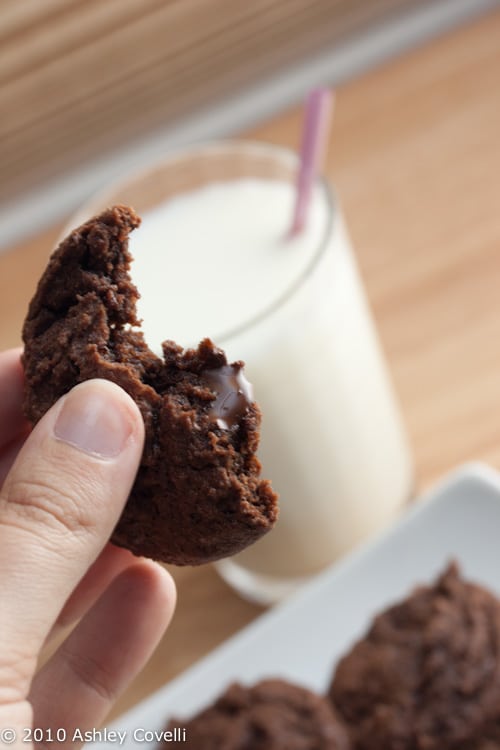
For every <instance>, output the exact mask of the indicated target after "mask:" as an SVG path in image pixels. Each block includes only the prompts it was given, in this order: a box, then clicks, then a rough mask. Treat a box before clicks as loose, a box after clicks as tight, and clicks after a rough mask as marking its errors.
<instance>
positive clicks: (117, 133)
mask: <svg viewBox="0 0 500 750" xmlns="http://www.w3.org/2000/svg"><path fill="white" fill-rule="evenodd" d="M417 1H418V0H370V2H366V0H252V2H247V1H246V0H236V1H235V0H141V2H137V0H49V1H47V0H44V2H38V3H37V2H34V1H33V0H3V2H2V3H1V4H0V44H1V49H2V54H1V57H0V111H1V112H2V117H1V118H0V163H1V164H2V174H3V179H2V183H1V184H0V200H4V199H6V198H7V197H8V198H12V196H13V195H15V194H16V193H19V192H20V191H21V192H22V191H24V190H26V189H27V187H32V186H34V185H38V184H40V183H41V182H42V181H44V180H48V179H49V178H53V177H55V176H57V175H60V174H61V173H62V172H64V170H67V169H69V168H75V167H77V166H78V164H79V163H81V161H82V160H85V159H88V158H91V157H96V156H97V155H99V154H100V153H104V152H106V151H107V150H109V149H111V148H115V147H117V146H119V145H121V144H123V143H125V142H127V140H129V139H130V138H132V137H135V136H139V135H141V136H142V137H144V134H145V133H148V132H151V131H153V130H155V129H156V128H159V127H162V126H163V127H164V126H165V124H167V123H168V124H172V123H173V122H175V121H177V120H179V119H180V118H181V117H183V116H186V115H187V114H189V113H190V112H192V111H193V110H194V109H197V108H199V107H200V106H203V105H204V104H208V103H209V104H211V105H213V103H214V102H216V101H217V100H219V99H221V98H222V97H228V96H230V95H231V94H234V93H236V92H238V91H240V90H241V89H242V88H243V87H245V86H248V85H250V84H255V83H256V82H257V81H259V80H260V79H262V78H263V77H266V76H269V75H272V74H274V73H276V72H277V71H278V70H280V69H282V68H283V67H285V66H286V65H288V64H290V63H293V62H296V61H297V60H300V59H301V58H302V57H304V56H305V55H311V54H315V53H317V52H319V51H320V50H321V49H324V48H325V47H326V46H330V45H332V44H335V43H336V42H337V41H338V40H340V39H344V38H346V36H349V35H350V34H352V33H354V32H359V31H360V30H362V29H363V28H364V27H365V26H366V25H367V24H368V23H370V22H373V21H374V20H375V19H379V20H380V19H382V18H383V17H384V16H385V14H387V13H389V12H390V11H391V10H393V9H394V8H401V7H405V6H410V5H414V4H415V3H416V2H417Z"/></svg>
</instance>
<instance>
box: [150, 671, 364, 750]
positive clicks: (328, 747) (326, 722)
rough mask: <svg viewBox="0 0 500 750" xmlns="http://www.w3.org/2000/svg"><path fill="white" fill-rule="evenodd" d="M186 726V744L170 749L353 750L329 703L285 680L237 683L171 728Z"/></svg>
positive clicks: (169, 726)
mask: <svg viewBox="0 0 500 750" xmlns="http://www.w3.org/2000/svg"><path fill="white" fill-rule="evenodd" d="M175 728H178V729H179V730H181V731H182V730H185V734H184V735H182V736H185V738H186V739H185V742H184V741H182V740H181V741H179V742H174V743H173V744H171V743H170V742H169V743H168V744H165V745H164V747H165V750H166V748H167V747H181V746H182V747H193V748H196V750H349V747H350V745H349V741H348V738H347V734H346V732H345V730H344V728H343V727H342V725H341V724H340V722H339V720H338V718H337V716H336V715H335V713H334V711H333V710H332V707H331V706H330V705H329V703H328V701H327V700H326V699H325V698H323V697H322V696H319V695H316V694H315V693H312V692H311V691H309V690H306V689H305V688H302V687H298V686H297V685H293V684H291V683H289V682H286V681H284V680H277V679H275V680H264V681H262V682H259V683H258V684H257V685H254V686H253V687H244V686H243V685H239V684H238V683H234V684H233V685H230V686H229V688H228V689H227V690H226V691H225V692H224V693H223V694H222V695H221V696H220V697H219V698H218V699H217V700H216V701H215V703H214V704H213V705H211V706H209V707H208V708H206V709H205V710H204V711H202V712H201V713H199V714H197V715H196V716H195V717H194V718H192V719H190V720H188V721H182V720H179V719H173V720H172V721H170V723H169V724H168V727H167V729H168V730H170V731H172V732H173V731H174V729H175Z"/></svg>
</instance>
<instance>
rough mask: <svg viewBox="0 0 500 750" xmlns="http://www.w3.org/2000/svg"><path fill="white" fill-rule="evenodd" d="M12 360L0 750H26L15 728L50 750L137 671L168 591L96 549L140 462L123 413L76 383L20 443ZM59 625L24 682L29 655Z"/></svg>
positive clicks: (3, 443)
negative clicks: (60, 638) (55, 736)
mask: <svg viewBox="0 0 500 750" xmlns="http://www.w3.org/2000/svg"><path fill="white" fill-rule="evenodd" d="M20 355H21V351H20V350H19V349H17V350H9V351H7V352H3V353H1V354H0V613H1V614H0V747H1V746H2V734H1V731H2V729H6V728H7V729H12V730H14V731H15V732H16V734H17V739H16V740H15V741H14V742H10V743H9V745H8V747H10V748H29V746H30V743H26V742H25V741H23V739H24V738H25V729H26V728H28V727H38V728H41V729H43V731H44V737H48V736H49V732H48V730H52V732H54V733H55V732H56V730H57V729H61V728H62V729H64V730H66V732H67V740H66V742H64V741H63V742H58V743H57V747H58V750H64V748H66V747H70V746H71V747H72V748H74V747H75V743H73V742H72V741H71V738H72V734H73V732H74V730H75V729H79V730H81V731H82V732H83V731H85V730H88V729H92V728H94V727H98V726H99V725H100V724H101V723H102V721H103V720H104V718H105V717H106V715H107V713H108V712H109V709H110V708H111V706H112V704H113V703H114V701H115V700H116V698H117V696H118V695H119V694H120V693H121V692H122V691H123V690H124V688H125V687H126V686H127V685H128V684H129V682H130V681H131V680H132V679H133V677H134V676H135V675H136V674H137V673H138V672H139V671H140V670H141V669H142V667H143V666H144V664H145V662H146V661H147V660H148V659H149V657H150V655H151V653H152V652H153V650H154V648H155V647H156V645H157V643H158V641H159V640H160V638H161V636H162V635H163V633H164V631H165V628H166V627H167V625H168V623H169V621H170V618H171V616H172V613H173V610H174V607H175V587H174V584H173V581H172V579H171V577H170V576H169V574H168V573H167V572H166V571H165V570H164V569H163V568H162V567H161V566H159V565H157V564H156V563H153V562H151V561H149V560H144V559H141V558H137V557H134V556H133V555H132V554H131V553H129V552H127V551H125V550H122V549H118V548H116V547H114V546H113V545H111V544H109V543H108V539H109V537H110V536H111V533H112V531H113V528H114V526H115V524H116V522H117V520H118V518H119V516H120V513H121V511H122V508H123V506H124V504H125V502H126V499H127V497H128V494H129V491H130V488H131V486H132V484H133V481H134V477H135V473H136V470H137V467H138V465H139V461H140V457H141V453H142V447H143V440H144V429H143V423H142V418H141V415H140V412H139V410H138V408H137V407H136V405H135V403H134V402H133V401H132V399H130V397H129V396H128V395H127V394H126V393H125V392H124V391H123V390H122V389H121V388H119V387H118V386H116V385H114V384H113V383H110V382H107V381H104V380H93V381H87V382H85V383H82V384H80V385H78V386H77V387H76V388H74V389H73V390H72V391H70V392H69V393H68V394H66V396H64V397H63V398H62V399H60V400H59V401H58V402H57V403H56V404H55V405H54V406H53V407H52V408H51V409H50V410H49V411H48V412H47V414H46V415H45V416H44V417H43V418H42V419H41V420H40V422H39V423H38V424H37V425H36V427H35V428H34V429H33V430H32V431H30V427H29V425H28V423H27V422H26V420H25V419H24V417H23V414H22V394H23V373H22V367H21V363H20ZM72 623H76V625H75V627H74V628H73V630H72V631H71V633H70V635H69V636H68V637H67V638H66V640H65V641H64V642H63V643H62V645H61V646H60V647H59V648H58V649H57V651H56V652H55V653H54V655H53V656H52V657H51V659H50V660H49V661H48V662H47V663H46V664H45V666H44V667H43V668H42V669H41V670H40V671H39V672H38V673H36V667H37V660H38V657H39V654H40V651H41V649H42V646H43V645H44V644H45V643H46V642H47V641H48V640H50V639H51V638H53V637H54V635H55V634H56V633H58V632H60V631H61V628H63V627H66V626H68V625H69V624H72ZM8 736H9V735H8ZM10 737H12V735H10ZM40 744H41V745H43V744H44V743H43V742H42V743H40ZM6 746H7V745H6Z"/></svg>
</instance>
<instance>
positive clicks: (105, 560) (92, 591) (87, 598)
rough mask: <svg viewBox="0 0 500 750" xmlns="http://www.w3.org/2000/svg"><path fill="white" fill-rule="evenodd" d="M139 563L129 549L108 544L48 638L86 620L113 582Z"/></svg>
mask: <svg viewBox="0 0 500 750" xmlns="http://www.w3.org/2000/svg"><path fill="white" fill-rule="evenodd" d="M137 561H138V558H137V557H135V556H134V555H133V554H132V553H131V552H129V551H128V550H126V549H122V548H121V547H115V546H114V544H107V545H106V546H105V547H104V549H103V551H102V552H101V554H100V555H99V557H98V558H97V560H96V561H95V562H94V563H93V565H91V567H90V568H89V569H88V571H87V572H86V573H85V575H84V576H83V578H82V580H81V581H80V583H79V584H78V585H77V587H76V589H75V590H74V591H73V593H72V594H70V597H69V599H68V600H67V602H66V603H65V605H64V607H63V608H62V610H61V612H60V613H59V616H58V618H57V621H56V623H55V625H54V627H53V628H52V632H51V633H50V636H49V637H51V636H53V635H56V634H57V632H58V631H59V630H62V629H63V628H67V627H68V626H69V625H73V623H75V622H76V621H77V620H79V619H80V618H81V617H83V615H84V614H85V613H86V612H87V611H88V610H89V609H90V608H91V607H92V606H93V605H94V604H95V602H96V601H97V600H98V599H99V597H100V596H101V595H102V594H103V592H104V591H105V590H106V589H107V588H108V586H109V585H110V583H111V581H112V580H113V579H114V578H116V577H117V576H118V575H119V574H120V573H122V572H123V571H124V570H125V569H126V568H128V567H129V566H130V565H131V564H132V563H137Z"/></svg>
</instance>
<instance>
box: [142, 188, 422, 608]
mask: <svg viewBox="0 0 500 750" xmlns="http://www.w3.org/2000/svg"><path fill="white" fill-rule="evenodd" d="M292 203H293V188H292V186H291V185H290V184H289V183H286V182H279V181H270V180H269V181H268V180H260V179H259V180H257V179H252V180H250V179H242V180H237V181H234V182H228V183H216V184H213V185H212V186H210V187H204V188H200V189H198V190H196V191H193V192H191V193H186V194H184V195H180V196H178V197H176V198H174V199H173V200H170V201H169V202H168V203H165V204H164V205H162V206H160V207H159V208H156V209H154V210H153V211H151V212H149V213H146V214H145V215H143V224H142V227H141V228H140V229H139V230H138V231H137V232H136V233H134V234H133V236H132V239H131V249H132V253H133V255H134V257H135V258H136V260H135V264H134V267H133V268H132V275H133V278H134V281H135V282H136V284H137V286H138V287H139V291H140V292H141V294H142V295H143V296H142V299H141V300H140V303H139V315H140V316H142V317H143V318H144V323H143V330H144V331H145V334H146V338H147V340H148V342H149V344H150V346H152V347H153V348H154V349H156V350H157V351H158V350H159V345H160V343H161V341H162V340H163V339H164V338H173V339H174V340H176V341H177V342H178V343H179V344H182V345H183V346H191V345H193V344H196V343H197V342H198V341H199V340H200V339H201V338H203V337H205V336H209V337H210V338H212V339H213V340H214V341H215V343H216V344H219V345H220V346H223V348H224V349H225V350H226V352H227V354H228V357H229V358H230V360H233V359H243V360H245V361H246V375H247V377H248V378H249V380H250V381H251V382H252V383H253V386H254V393H255V397H256V400H257V401H258V403H259V404H260V406H261V408H262V412H263V425H262V439H261V448H260V451H259V455H260V458H261V461H262V464H263V476H264V477H266V478H269V479H271V481H272V483H273V486H274V488H275V489H276V490H277V491H278V492H279V494H280V507H281V511H280V520H279V522H278V524H277V526H276V527H275V529H274V530H273V531H272V532H271V533H270V534H268V535H267V536H266V537H265V538H264V539H262V540H261V541H260V542H258V543H257V544H255V545H253V546H252V547H250V548H249V549H247V550H245V551H244V552H243V553H241V554H240V555H238V556H236V557H235V558H233V560H232V561H229V562H227V561H225V562H223V563H222V564H220V565H219V569H220V570H221V572H222V574H223V575H225V576H226V577H227V578H228V579H229V580H231V581H232V582H233V583H234V582H236V584H237V585H238V580H237V574H238V571H241V572H244V571H247V573H248V574H252V573H254V574H257V577H256V581H257V579H258V577H259V576H264V577H265V581H264V579H262V580H261V581H260V583H262V582H263V581H264V582H266V581H267V582H271V583H272V582H273V581H278V582H280V581H281V582H283V581H284V582H285V583H286V581H292V580H294V579H300V578H303V577H304V576H308V575H310V574H312V573H314V572H316V571H318V570H320V569H321V568H322V567H324V566H325V565H327V564H328V563H330V562H331V561H332V560H334V559H335V558H336V557H337V556H339V555H341V554H343V553H344V552H346V551H347V550H348V549H349V548H351V547H352V546H353V545H354V544H356V543H357V542H359V541H360V540H362V539H363V538H365V537H366V536H368V535H369V534H371V533H372V532H374V531H375V530H376V529H378V528H380V527H381V526H383V525H384V524H385V523H387V521H388V520H389V519H390V518H391V517H392V516H393V515H394V513H395V512H396V511H397V509H398V508H400V507H401V505H402V503H403V502H404V501H405V500H406V499H407V498H408V496H409V493H410V489H411V481H412V467H411V461H410V457H409V452H408V447H407V443H406V439H405V434H404V431H403V428H402V425H401V421H400V417H399V413H398V409H397V406H396V403H395V400H394V395H393V392H392V389H391V385H390V381H389V377H388V373H387V370H386V366H385V363H384V361H383V358H382V355H381V352H380V348H379V345H378V341H377V337H376V333H375V330H374V326H373V322H372V318H371V315H370V312H369V309H368V307H367V304H366V300H365V297H364V293H363V290H362V287H361V284H360V279H359V276H358V272H357V268H356V265H355V262H354V259H353V257H352V253H351V250H350V245H349V241H348V239H347V237H346V234H345V231H344V228H343V224H342V220H341V217H340V214H339V210H338V207H337V206H336V207H335V210H334V212H333V221H332V213H331V208H330V205H329V201H328V198H327V194H326V191H325V190H324V188H323V187H321V186H319V185H318V186H317V188H316V192H315V194H314V200H313V203H312V206H311V212H310V215H309V219H308V222H307V227H306V230H305V231H304V232H303V233H302V234H301V235H300V236H299V237H296V238H294V239H293V240H289V239H287V238H286V237H285V235H286V230H287V227H288V225H289V222H290V217H291V213H292ZM278 302H279V304H278ZM235 576H236V577H235ZM246 577H247V579H248V575H247V576H246ZM247 583H248V581H247V582H246V583H245V584H244V587H246V588H247V589H248V590H247V593H249V594H251V595H255V596H257V598H259V597H260V594H259V592H258V590H252V586H251V585H250V586H247ZM242 585H243V584H242ZM256 585H257V584H256ZM254 589H255V586H254ZM277 590H278V589H277ZM283 590H284V589H283ZM260 598H264V599H265V598H266V596H265V595H263V596H262V597H260ZM268 598H269V597H268ZM270 598H273V595H270Z"/></svg>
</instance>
